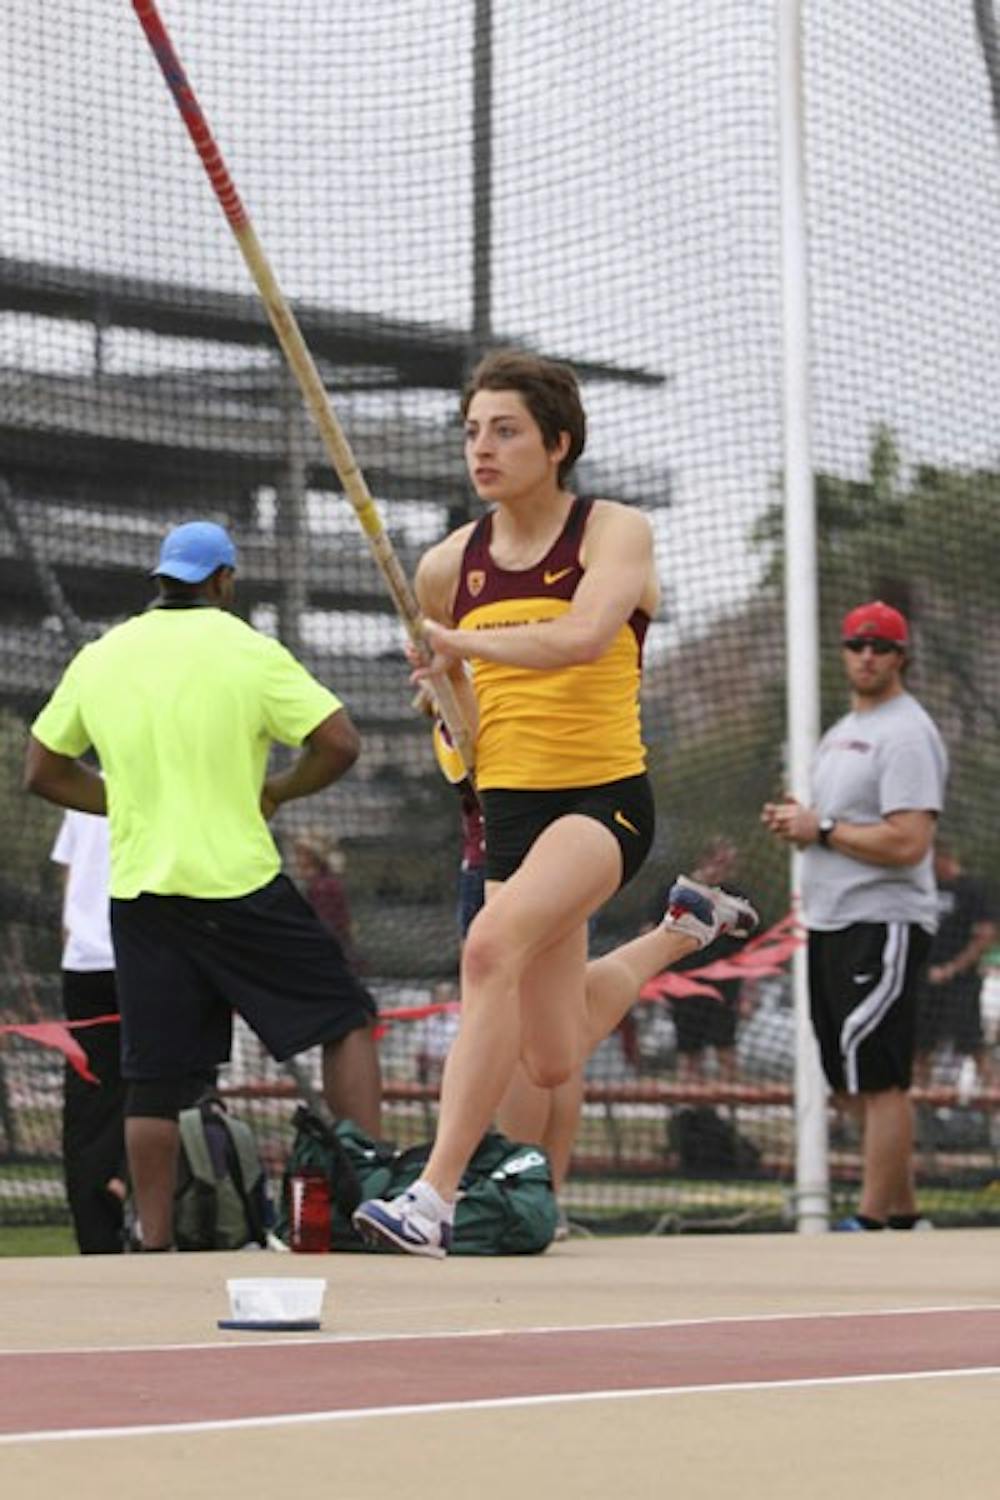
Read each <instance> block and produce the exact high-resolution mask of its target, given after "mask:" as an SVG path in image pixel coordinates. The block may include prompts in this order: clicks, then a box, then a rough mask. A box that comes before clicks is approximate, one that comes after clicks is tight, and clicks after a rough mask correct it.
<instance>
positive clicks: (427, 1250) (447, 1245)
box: [351, 1192, 452, 1260]
mask: <svg viewBox="0 0 1000 1500" xmlns="http://www.w3.org/2000/svg"><path fill="white" fill-rule="evenodd" d="M351 1223H352V1224H353V1225H354V1227H355V1229H356V1230H357V1231H358V1234H360V1236H361V1238H362V1239H363V1240H364V1242H365V1244H366V1245H370V1246H371V1247H372V1249H375V1250H396V1251H400V1252H402V1254H404V1255H430V1256H433V1257H434V1259H435V1260H443V1259H444V1257H445V1256H446V1255H447V1254H448V1251H449V1250H450V1249H451V1232H452V1226H451V1224H450V1223H449V1221H448V1220H447V1219H442V1218H439V1217H438V1216H437V1215H436V1214H435V1213H434V1212H433V1210H431V1211H428V1207H427V1205H426V1204H425V1203H423V1202H421V1201H420V1200H419V1199H418V1198H417V1195H416V1194H415V1193H412V1192H407V1193H400V1195H399V1197H398V1198H392V1199H390V1200H388V1201H386V1199H384V1198H369V1199H368V1201H367V1202H366V1203H362V1204H360V1206H359V1207H358V1208H356V1209H355V1210H354V1213H353V1214H352V1215H351Z"/></svg>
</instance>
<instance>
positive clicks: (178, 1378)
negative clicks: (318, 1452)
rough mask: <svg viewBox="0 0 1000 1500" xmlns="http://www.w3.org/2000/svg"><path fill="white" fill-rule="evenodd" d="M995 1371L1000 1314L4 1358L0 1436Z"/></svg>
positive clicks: (804, 1320)
mask: <svg viewBox="0 0 1000 1500" xmlns="http://www.w3.org/2000/svg"><path fill="white" fill-rule="evenodd" d="M997 1366H1000V1310H994V1309H987V1308H982V1309H977V1308H969V1309H963V1310H960V1311H948V1312H943V1311H939V1312H934V1311H928V1312H905V1313H886V1314H878V1315H875V1314H858V1315H850V1316H846V1317H808V1318H789V1319H776V1320H769V1319H766V1318H762V1319H760V1320H756V1319H748V1320H743V1321H736V1322H725V1321H721V1322H710V1321H709V1322H704V1323H693V1324H690V1325H683V1326H673V1327H660V1328H657V1327H638V1328H635V1327H632V1328H621V1329H600V1330H586V1329H567V1330H547V1331H545V1332H536V1333H530V1332H529V1333H499V1334H470V1335H468V1336H467V1337H463V1338H444V1337H442V1338H437V1337H427V1338H423V1337H420V1338H407V1339H386V1340H377V1339H373V1340H370V1341H368V1340H364V1341H359V1342H355V1343H350V1342H345V1343H342V1344H338V1343H334V1342H331V1343H328V1344H324V1343H319V1344H316V1343H310V1344H299V1345H295V1344H288V1343H283V1344H275V1345H274V1346H272V1347H271V1348H267V1347H261V1346H260V1345H254V1346H252V1347H245V1348H240V1347H239V1345H227V1346H225V1347H220V1348H200V1349H150V1350H141V1349H134V1350H117V1351H111V1352H99V1351H94V1352H90V1351H88V1352H62V1353H13V1354H4V1355H0V1432H2V1433H4V1434H15V1433H20V1432H42V1431H61V1430H65V1429H86V1430H98V1431H99V1430H101V1429H102V1428H108V1427H132V1426H145V1425H155V1426H170V1425H173V1424H176V1423H184V1422H210V1421H225V1420H227V1419H234V1418H253V1417H265V1416H292V1415H299V1414H303V1413H308V1412H324V1411H357V1410H361V1409H365V1410H369V1411H370V1410H372V1409H373V1408H374V1409H378V1408H381V1407H386V1406H409V1405H413V1406H424V1405H431V1404H434V1403H438V1402H455V1403H459V1404H461V1403H462V1402H466V1401H476V1400H496V1399H498V1398H518V1397H531V1396H550V1395H570V1394H579V1393H585V1392H592V1391H629V1390H642V1389H646V1388H650V1387H662V1386H668V1387H688V1388H696V1387H698V1386H704V1385H720V1384H725V1385H734V1384H735V1385H741V1384H753V1383H756V1382H761V1381H764V1382H768V1381H779V1380H816V1379H823V1378H831V1377H834V1378H836V1377H849V1376H859V1375H892V1374H904V1373H917V1372H927V1371H935V1370H963V1369H965V1370H968V1369H981V1368H990V1367H997Z"/></svg>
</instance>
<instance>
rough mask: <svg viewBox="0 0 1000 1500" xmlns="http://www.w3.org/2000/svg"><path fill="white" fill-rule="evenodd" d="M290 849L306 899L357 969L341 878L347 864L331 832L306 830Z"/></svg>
mask: <svg viewBox="0 0 1000 1500" xmlns="http://www.w3.org/2000/svg"><path fill="white" fill-rule="evenodd" d="M292 852H293V855H294V859H295V871H296V875H297V876H298V879H299V880H300V881H301V883H302V890H303V894H304V895H305V898H306V900H307V901H308V902H309V905H310V906H311V907H312V909H313V911H314V912H315V913H316V915H317V916H318V917H319V919H320V921H321V922H322V923H323V926H324V927H325V928H326V930H327V932H330V933H332V934H333V936H334V937H335V938H336V939H337V941H338V943H339V944H340V946H341V948H342V949H343V950H344V957H345V958H346V959H347V962H348V963H349V964H350V965H351V967H352V968H354V969H358V968H359V964H358V951H357V945H356V943H355V940H354V922H353V920H352V918H351V907H350V902H349V901H348V899H347V888H346V886H345V885H344V879H343V876H344V870H345V868H346V865H347V861H346V859H345V858H344V851H343V850H342V849H341V847H340V845H339V844H338V843H337V840H336V839H335V838H334V837H333V836H332V835H331V834H323V833H310V834H300V835H299V837H298V838H297V839H296V840H295V843H294V845H293V850H292Z"/></svg>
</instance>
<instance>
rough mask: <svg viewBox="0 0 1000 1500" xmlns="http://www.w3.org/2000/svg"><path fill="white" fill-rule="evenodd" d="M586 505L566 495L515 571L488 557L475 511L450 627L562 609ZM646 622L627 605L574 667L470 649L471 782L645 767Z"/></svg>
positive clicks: (534, 785) (574, 584)
mask: <svg viewBox="0 0 1000 1500" xmlns="http://www.w3.org/2000/svg"><path fill="white" fill-rule="evenodd" d="M592 503H593V502H592V501H590V500H581V499H579V498H577V499H574V501H573V504H572V507H571V509H570V512H569V515H568V516H567V518H566V525H565V526H564V527H563V529H562V531H561V532H560V534H559V536H558V537H557V538H556V540H555V541H554V542H553V544H552V546H551V547H550V548H549V551H548V552H547V553H546V555H545V556H544V557H543V558H542V560H541V561H540V562H539V563H536V564H535V566H534V567H531V568H521V569H517V570H513V571H512V570H510V569H507V568H501V567H499V566H498V565H497V564H496V563H495V562H494V561H493V559H492V557H491V556H490V541H491V538H492V535H493V516H492V513H490V514H487V515H485V516H483V517H482V519H481V520H480V521H479V522H478V523H477V525H476V527H475V528H474V530H473V532H472V534H471V536H470V537H469V540H468V542H467V543H466V546H465V552H464V553H463V556H462V568H461V572H460V574H459V581H458V591H457V593H456V596H455V608H454V617H455V623H456V625H457V626H458V627H459V628H460V629H461V630H495V629H496V628H497V627H499V626H501V625H534V624H539V623H541V622H543V621H546V620H555V619H558V618H559V616H560V615H563V614H565V613H566V611H567V610H568V609H569V607H570V604H571V602H572V599H573V595H574V594H575V593H576V590H577V588H578V586H579V583H580V580H581V578H582V577H583V574H584V569H583V567H582V566H581V563H580V547H581V544H582V541H583V534H584V531H585V529H586V525H587V520H588V517H589V515H590V511H591V507H592ZM648 625H649V616H648V614H647V613H646V612H645V610H641V609H637V610H634V611H633V613H632V616H631V618H630V619H629V620H627V621H626V623H625V624H624V625H623V626H622V627H621V629H620V630H619V631H618V633H617V634H616V636H615V638H614V640H613V641H612V642H611V644H610V646H609V647H608V649H607V650H606V651H605V652H604V654H603V655H602V656H600V657H598V659H597V660H596V661H593V662H582V663H579V664H578V665H576V666H572V667H555V668H552V669H547V670H545V671H538V670H536V669H534V668H530V667H512V666H506V665H503V664H501V663H499V662H492V661H484V660H483V659H482V658H480V657H476V656H473V658H472V660H471V667H472V678H473V682H474V684H475V689H476V697H477V700H478V703H479V735H478V740H477V745H476V783H477V785H478V786H479V787H480V788H482V789H483V790H484V791H485V790H486V789H487V788H489V787H506V788H511V789H523V790H533V791H535V790H537V791H545V790H550V789H556V788H562V787H577V786H581V787H584V786H602V785H604V784H605V783H606V782H609V781H619V780H621V779H622V778H623V777H626V776H637V775H639V773H640V772H641V771H643V770H644V769H645V765H646V752H645V748H644V746H643V743H642V735H641V728H640V723H639V682H640V674H641V670H642V644H643V640H644V639H645V635H646V628H647V626H648Z"/></svg>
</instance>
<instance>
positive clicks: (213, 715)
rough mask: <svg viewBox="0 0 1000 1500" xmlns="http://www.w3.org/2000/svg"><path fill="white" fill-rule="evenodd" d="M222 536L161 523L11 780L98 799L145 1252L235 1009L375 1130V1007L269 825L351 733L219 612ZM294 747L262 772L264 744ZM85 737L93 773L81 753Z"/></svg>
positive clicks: (167, 1239)
mask: <svg viewBox="0 0 1000 1500" xmlns="http://www.w3.org/2000/svg"><path fill="white" fill-rule="evenodd" d="M235 570H236V549H235V547H234V546H233V543H232V541H231V539H230V537H229V536H228V534H227V532H226V531H225V530H224V529H223V528H222V527H221V526H216V525H215V524H214V523H212V522H208V521H190V522H187V523H186V524H185V525H182V526H178V527H176V528H175V529H174V530H173V531H171V532H169V533H168V535H167V536H166V537H165V538H164V541H163V545H162V547H161V549H160V557H159V561H158V563H157V566H156V567H155V568H154V569H153V570H152V574H153V576H154V577H156V578H157V579H158V581H159V597H158V599H157V600H156V601H155V603H154V606H153V607H151V608H150V609H149V610H147V611H146V612H145V613H144V614H142V615H137V616H135V617H134V618H132V619H130V620H127V621H125V623H124V624H121V625H117V626H115V627H114V628H113V629H111V630H109V631H108V632H107V634H106V635H104V636H102V637H101V639H100V640H98V641H95V642H93V643H91V644H90V645H88V646H85V647H84V648H83V650H82V651H80V652H79V653H78V654H77V655H76V656H75V657H74V658H73V660H72V661H71V662H70V664H69V666H68V667H67V669H66V672H65V673H64V675H63V677H62V680H61V681H60V683H59V685H58V686H57V688H56V690H55V692H54V693H53V695H52V697H51V698H50V699H49V701H48V703H47V704H46V705H45V707H44V708H43V709H42V712H41V713H40V714H39V716H38V718H37V719H36V720H35V722H34V724H33V725H32V730H31V739H30V742H29V746H28V753H27V765H26V771H25V786H26V788H27V789H28V790H29V791H32V792H35V793H37V795H39V796H41V797H45V798H46V799H47V800H48V801H50V802H54V803H57V804H58V805H59V806H61V807H72V808H77V809H79V810H80V811H82V812H89V813H107V816H108V820H109V825H110V834H111V881H110V894H111V926H112V934H113V939H114V947H115V957H116V966H117V975H118V992H119V998H120V1002H121V1015H122V1075H123V1077H124V1078H126V1079H127V1080H129V1092H128V1099H127V1103H126V1127H125V1135H126V1146H127V1150H128V1158H129V1168H130V1172H131V1175H132V1182H133V1188H134V1191H135V1195H136V1206H137V1210H138V1216H139V1221H140V1223H141V1225H142V1233H143V1248H144V1249H147V1250H159V1249H167V1248H169V1247H170V1244H171V1239H172V1230H173V1225H172V1217H173V1191H174V1184H175V1177H176V1165H177V1151H178V1130H177V1116H178V1112H179V1109H180V1108H181V1107H182V1105H184V1104H186V1103H189V1102H191V1098H192V1096H193V1095H194V1094H196V1093H197V1092H198V1091H199V1088H200V1087H201V1086H203V1085H204V1084H205V1083H206V1082H208V1081H210V1080H211V1079H212V1078H213V1077H214V1072H215V1068H216V1066H217V1065H218V1064H219V1063H220V1062H224V1061H225V1060H226V1059H227V1058H228V1056H229V1047H230V1040H231V1029H232V1010H236V1011H238V1012H239V1013H240V1014H241V1015H242V1016H243V1017H244V1019H245V1020H246V1021H247V1022H248V1023H249V1025H250V1026H251V1027H252V1028H253V1029H254V1031H256V1033H257V1034H258V1036H259V1037H260V1038H261V1040H262V1041H263V1042H264V1044H265V1046H266V1047H267V1048H268V1050H269V1051H270V1052H271V1053H272V1055H273V1056H274V1057H276V1058H278V1059H279V1060H285V1059H287V1058H290V1057H293V1056H295V1055H296V1054H297V1053H299V1052H302V1051H305V1050H306V1049H307V1048H310V1047H313V1046H316V1045H320V1044H321V1045H322V1047H323V1085H324V1093H325V1095H326V1099H327V1103H328V1104H329V1106H330V1109H331V1110H332V1111H333V1113H334V1114H336V1115H346V1116H349V1117H350V1118H352V1119H354V1120H356V1121H357V1122H358V1123H359V1124H360V1125H361V1126H362V1128H363V1129H365V1130H367V1131H369V1132H370V1133H371V1134H373V1135H378V1134H379V1112H380V1098H381V1085H380V1079H379V1067H378V1058H377V1053H376V1050H375V1043H374V1035H373V1029H372V1020H373V1017H374V1014H375V1007H374V1004H373V1002H372V1000H371V997H370V996H369V995H368V993H367V991H366V990H365V989H364V987H363V986H362V985H361V983H360V982H359V980H358V979H357V978H356V977H355V975H354V974H353V973H352V972H351V970H350V969H349V967H348V966H347V964H346V962H345V961H344V956H343V953H342V952H341V949H340V946H339V944H338V943H337V941H336V939H335V938H334V937H333V936H332V935H331V934H330V933H328V932H327V931H326V930H325V929H324V928H323V926H322V925H321V924H320V922H319V921H318V919H317V918H316V916H315V914H314V913H313V912H312V910H311V908H310V907H309V906H308V905H307V904H306V902H305V901H304V900H303V898H302V897H301V896H300V895H299V894H298V892H297V891H296V889H295V887H294V886H293V885H292V884H291V882H290V881H289V880H288V879H287V878H286V877H285V876H284V875H282V874H281V860H280V856H279V854H278V851H277V848H276V846H275V843H274V840H273V839H272V837H271V834H270V831H269V829H268V827H267V820H268V819H269V818H270V817H271V816H272V815H273V813H274V812H275V810H276V809H277V808H278V807H279V806H280V805H281V804H282V803H283V802H289V801H291V800H292V799H294V798H297V797H307V796H309V795H310V794H311V793H314V792H318V791H320V790H321V789H322V788H323V787H325V786H328V785H329V784H330V783H331V782H333V781H336V780H337V779H338V778H339V777H340V776H342V775H343V774H344V773H345V772H346V771H347V770H349V769H350V767H351V766H352V765H353V764H354V761H355V760H356V758H357V755H358V750H359V745H360V741H359V737H358V733H357V730H356V729H355V727H354V725H353V724H352V723H351V720H350V718H349V717H348V714H347V712H346V710H345V709H344V708H343V706H342V705H341V703H340V701H339V699H337V698H336V697H335V696H334V695H333V693H331V692H329V691H328V690H327V689H326V688H324V687H323V686H322V685H321V684H320V683H319V682H317V681H316V679H315V678H313V677H311V676H310V674H309V673H308V672H307V671H306V670H305V668H304V667H303V666H301V665H300V664H299V662H297V661H296V660H295V658H294V657H293V656H292V655H291V654H290V653H289V652H288V651H286V650H285V648H284V647H283V646H281V645H280V644H279V643H278V642H277V641H274V640H271V639H270V638H268V637H267V636H264V635H261V634H260V633H259V632H258V631H256V630H253V629H252V628H251V627H250V626H249V625H246V624H245V623H244V622H243V621H241V620H239V619H238V618H237V617H236V616H235V615H233V614H231V613H230V612H229V610H230V607H231V605H232V602H233V597H234V591H235ZM274 741H277V742H278V743H280V744H284V745H296V746H298V745H300V746H302V750H301V753H300V755H299V756H298V758H297V760H296V761H295V763H294V764H293V765H292V766H291V767H290V768H289V769H288V770H285V771H281V772H278V773H276V774H274V775H271V776H268V775H267V758H268V752H269V750H270V747H271V744H272V743H273V742H274ZM91 746H93V748H94V749H95V750H96V751H97V754H98V757H99V759H100V762H101V768H102V770H103V773H104V778H103V780H102V778H101V776H99V775H98V774H97V773H96V772H95V771H94V770H92V769H91V768H89V767H88V766H87V765H85V764H83V763H82V762H81V761H80V760H79V759H78V757H79V756H81V755H82V754H83V753H84V751H86V750H87V749H88V748H89V747H91Z"/></svg>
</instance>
